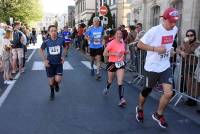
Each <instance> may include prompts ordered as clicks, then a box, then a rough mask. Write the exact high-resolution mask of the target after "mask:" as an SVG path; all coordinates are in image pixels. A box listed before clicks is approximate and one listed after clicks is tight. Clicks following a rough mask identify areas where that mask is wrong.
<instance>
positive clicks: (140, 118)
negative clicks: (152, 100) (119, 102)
mask: <svg viewBox="0 0 200 134" xmlns="http://www.w3.org/2000/svg"><path fill="white" fill-rule="evenodd" d="M135 109H136V120H137V121H138V122H143V121H144V111H143V110H141V109H139V107H138V106H136V108H135Z"/></svg>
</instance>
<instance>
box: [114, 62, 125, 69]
mask: <svg viewBox="0 0 200 134" xmlns="http://www.w3.org/2000/svg"><path fill="white" fill-rule="evenodd" d="M124 65H125V63H124V61H119V62H115V67H116V68H120V67H122V66H124Z"/></svg>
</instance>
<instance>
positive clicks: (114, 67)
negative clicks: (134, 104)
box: [103, 30, 126, 107]
mask: <svg viewBox="0 0 200 134" xmlns="http://www.w3.org/2000/svg"><path fill="white" fill-rule="evenodd" d="M125 54H126V52H125V44H124V42H123V41H122V32H121V31H120V30H117V31H116V33H115V38H114V39H113V40H112V41H111V42H109V43H108V45H107V47H106V48H105V50H104V53H103V55H104V56H108V65H107V71H108V81H107V86H106V88H105V89H104V90H103V94H104V95H106V94H108V90H109V88H110V86H111V83H112V80H113V78H114V74H115V72H116V75H117V84H118V91H119V99H120V102H119V104H118V105H119V106H120V107H123V106H125V105H126V100H125V99H124V97H123V94H124V87H123V80H124V69H125V62H124V57H125Z"/></svg>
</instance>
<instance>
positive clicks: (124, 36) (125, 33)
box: [120, 25, 128, 40]
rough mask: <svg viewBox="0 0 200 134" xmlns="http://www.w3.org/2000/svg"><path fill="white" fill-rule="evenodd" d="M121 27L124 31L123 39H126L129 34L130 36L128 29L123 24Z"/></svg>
mask: <svg viewBox="0 0 200 134" xmlns="http://www.w3.org/2000/svg"><path fill="white" fill-rule="evenodd" d="M120 29H121V31H122V37H123V40H125V39H126V38H127V36H128V32H127V30H126V29H125V25H121V26H120Z"/></svg>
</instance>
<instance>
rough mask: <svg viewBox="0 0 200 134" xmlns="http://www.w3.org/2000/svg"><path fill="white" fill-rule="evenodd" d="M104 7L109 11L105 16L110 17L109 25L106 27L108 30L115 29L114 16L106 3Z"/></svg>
mask: <svg viewBox="0 0 200 134" xmlns="http://www.w3.org/2000/svg"><path fill="white" fill-rule="evenodd" d="M104 6H106V7H107V9H108V13H107V14H106V15H105V16H106V17H108V24H107V25H106V27H107V28H112V27H113V20H112V14H111V12H110V8H109V6H108V5H107V4H105V3H104Z"/></svg>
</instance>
